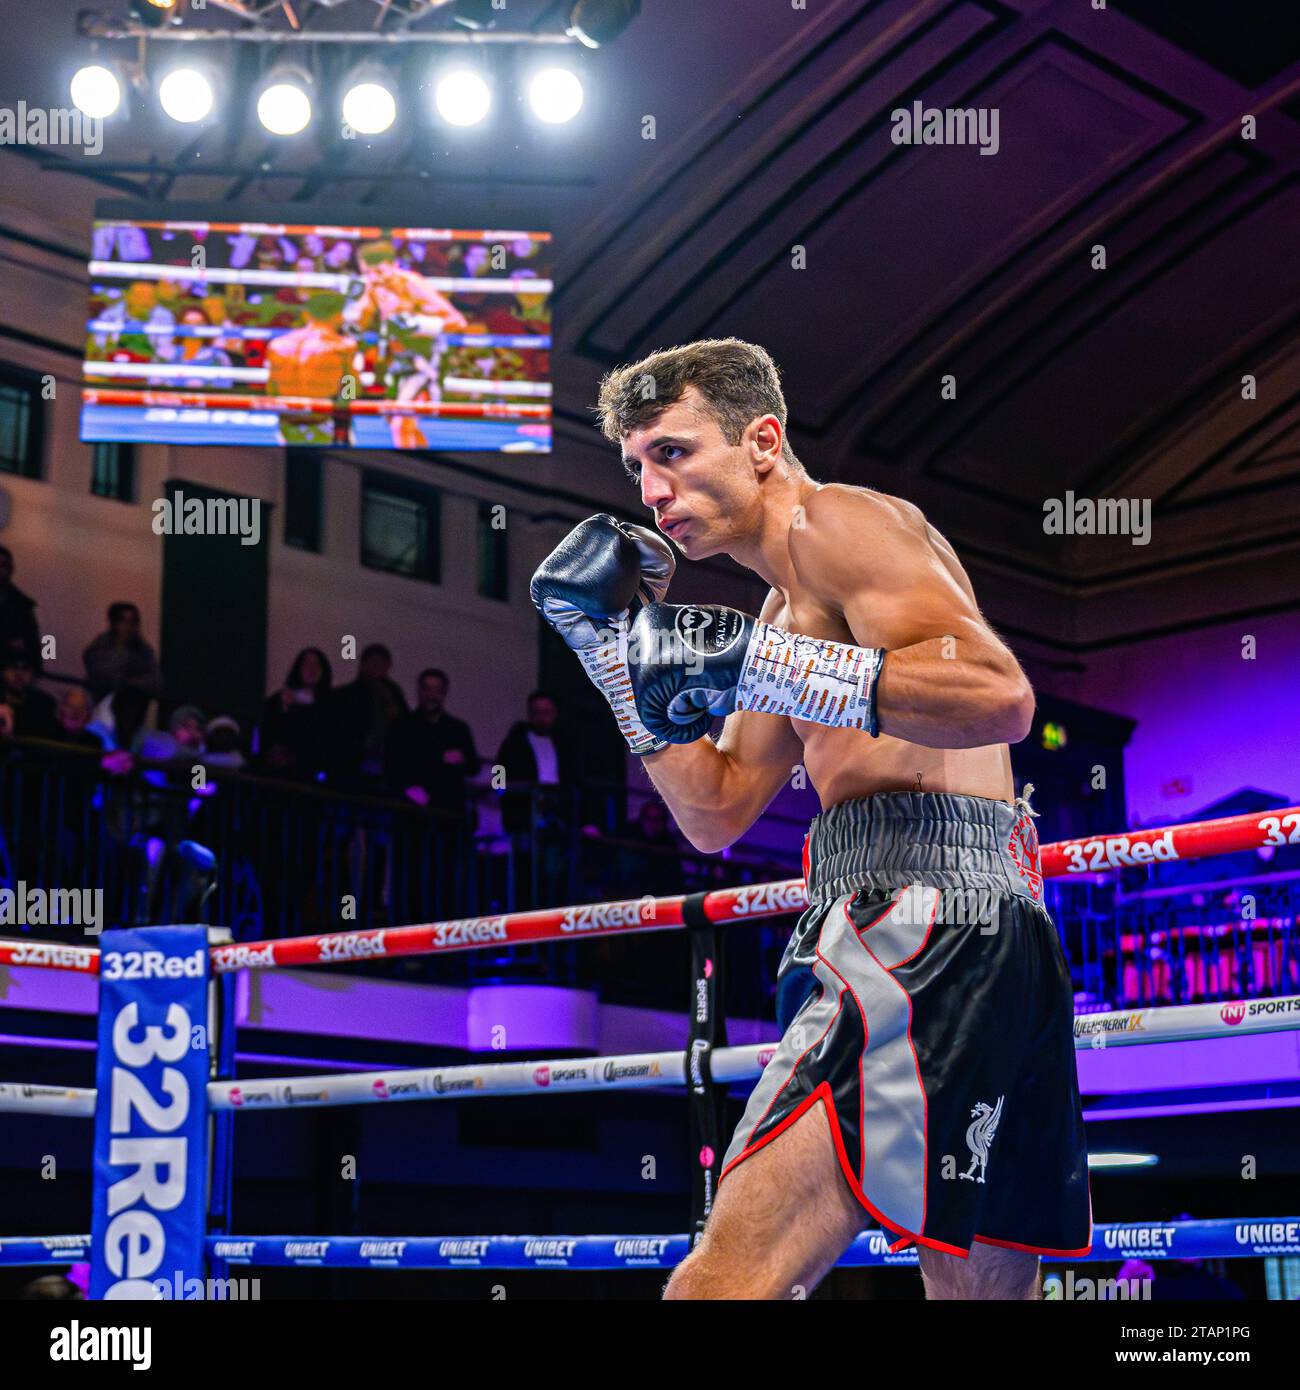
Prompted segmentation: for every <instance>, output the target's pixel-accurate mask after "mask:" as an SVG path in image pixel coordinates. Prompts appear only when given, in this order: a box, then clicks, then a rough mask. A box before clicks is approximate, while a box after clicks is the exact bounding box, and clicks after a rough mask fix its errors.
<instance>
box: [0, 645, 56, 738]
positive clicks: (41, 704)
mask: <svg viewBox="0 0 1300 1390" xmlns="http://www.w3.org/2000/svg"><path fill="white" fill-rule="evenodd" d="M0 663H3V664H2V667H0V709H3V710H4V711H6V713H5V714H4V715H3V716H0V720H2V723H0V727H3V729H4V732H5V733H10V734H12V735H13V736H14V737H15V738H57V737H58V733H59V722H58V720H57V719H56V718H55V710H56V709H57V706H56V705H55V703H54V701H53V700H52V699H51V698H50V697H49V696H48V695H47V694H46V693H45V692H44V691H43V690H37V689H36V688H35V687H34V686H33V685H32V681H33V680H34V679H35V678H36V672H35V671H34V670H33V669H32V663H31V659H30V658H29V657H28V656H26V655H25V654H23V653H19V652H7V653H5V654H4V656H3V657H0Z"/></svg>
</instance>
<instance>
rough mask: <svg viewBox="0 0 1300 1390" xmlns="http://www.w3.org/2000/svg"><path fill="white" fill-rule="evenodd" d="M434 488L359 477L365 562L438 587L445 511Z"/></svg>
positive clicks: (381, 475) (379, 477)
mask: <svg viewBox="0 0 1300 1390" xmlns="http://www.w3.org/2000/svg"><path fill="white" fill-rule="evenodd" d="M439 501H440V499H439V496H438V493H437V491H436V490H435V489H434V488H431V487H426V486H425V485H424V484H423V483H413V482H411V481H409V480H408V479H406V478H398V477H395V476H394V475H393V474H391V473H376V472H373V471H369V470H368V471H367V472H365V473H364V474H363V475H362V478H361V563H362V564H363V565H365V566H366V568H367V569H374V570H386V571H387V572H388V573H389V574H405V575H409V576H410V577H411V578H412V579H424V580H427V581H428V582H429V583H431V584H437V583H438V582H439V580H440V578H441V572H440V565H441V554H440V546H439V529H440V528H439V522H440V518H441V510H442V509H441V507H440V506H439Z"/></svg>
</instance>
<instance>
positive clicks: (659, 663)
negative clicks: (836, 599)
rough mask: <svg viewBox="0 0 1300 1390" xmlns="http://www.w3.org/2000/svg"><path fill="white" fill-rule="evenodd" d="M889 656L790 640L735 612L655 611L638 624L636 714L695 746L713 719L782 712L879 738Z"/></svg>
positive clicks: (816, 640)
mask: <svg viewBox="0 0 1300 1390" xmlns="http://www.w3.org/2000/svg"><path fill="white" fill-rule="evenodd" d="M884 658H885V653H884V651H883V650H882V649H880V648H878V647H855V646H852V645H850V644H849V643H847V642H834V641H831V640H830V639H828V638H823V637H809V636H807V635H806V634H804V633H799V632H787V631H786V630H785V629H784V628H779V627H775V626H773V625H772V624H771V623H763V622H759V621H758V620H757V619H755V618H751V617H750V616H749V615H748V614H747V613H741V612H739V611H738V610H737V609H735V608H721V607H716V606H700V605H695V604H688V605H684V606H683V605H677V604H670V603H652V604H649V605H648V606H647V607H645V608H643V609H642V610H641V612H640V613H639V614H638V615H637V617H636V619H635V621H634V622H633V623H632V627H631V631H630V632H629V634H628V642H627V667H628V672H629V674H630V676H631V680H632V692H633V696H634V698H635V701H636V712H637V714H638V715H639V717H640V719H641V722H642V723H643V724H644V725H645V727H646V728H647V729H648V730H649V731H650V733H651V734H652V735H653V736H655V737H656V738H660V739H663V740H664V742H666V743H694V742H695V741H696V740H697V739H701V738H704V737H705V736H706V735H707V734H708V732H709V726H710V724H711V722H712V720H713V718H714V717H715V716H716V715H727V714H731V713H732V712H733V711H735V710H753V711H755V712H756V713H760V714H784V715H788V716H790V717H791V718H793V719H803V720H807V721H808V722H809V723H812V724H826V725H830V726H832V727H834V728H841V729H862V730H863V731H865V732H866V733H869V734H871V735H873V736H874V735H876V734H877V733H878V732H879V728H878V725H877V720H876V682H877V680H878V678H879V675H880V668H881V665H882V664H883V662H884Z"/></svg>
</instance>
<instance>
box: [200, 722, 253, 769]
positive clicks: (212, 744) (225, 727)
mask: <svg viewBox="0 0 1300 1390" xmlns="http://www.w3.org/2000/svg"><path fill="white" fill-rule="evenodd" d="M241 737H242V734H241V731H240V728H239V724H238V722H237V721H236V720H234V719H232V718H231V717H230V716H229V715H228V714H219V715H217V717H216V718H215V719H209V720H208V722H207V724H206V725H205V726H204V729H203V761H204V763H206V764H207V766H208V767H226V768H229V769H230V770H231V771H232V772H238V771H239V769H240V768H242V767H243V766H244V761H245V760H244V754H243V750H242V749H241V748H240V746H239V744H240V740H241Z"/></svg>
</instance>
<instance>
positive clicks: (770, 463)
mask: <svg viewBox="0 0 1300 1390" xmlns="http://www.w3.org/2000/svg"><path fill="white" fill-rule="evenodd" d="M745 438H746V439H747V440H748V442H749V446H750V453H751V458H752V462H753V465H754V472H755V473H757V474H758V475H759V476H760V477H761V476H763V475H764V474H765V473H770V472H771V471H772V469H773V468H775V467H776V465H777V464H778V463H779V462H780V461H781V444H782V441H783V440H784V438H785V430H784V429H783V428H782V427H781V422H780V420H778V419H777V418H776V416H775V415H760V416H759V417H758V418H757V419H756V420H751V421H750V423H749V424H748V425H747V426H746V429H745Z"/></svg>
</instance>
